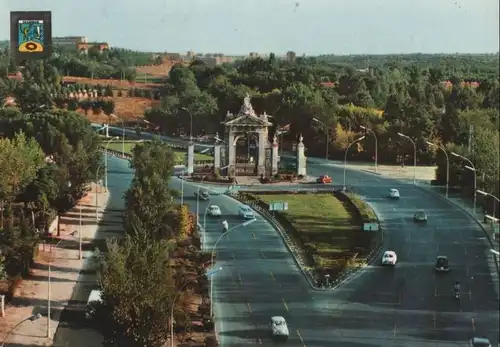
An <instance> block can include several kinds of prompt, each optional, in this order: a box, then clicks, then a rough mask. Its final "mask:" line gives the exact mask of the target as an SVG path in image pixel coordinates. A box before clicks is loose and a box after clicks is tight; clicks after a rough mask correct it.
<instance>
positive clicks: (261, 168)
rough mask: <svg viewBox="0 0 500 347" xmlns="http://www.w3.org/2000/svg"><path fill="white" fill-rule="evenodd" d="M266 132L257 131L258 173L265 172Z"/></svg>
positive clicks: (262, 173)
mask: <svg viewBox="0 0 500 347" xmlns="http://www.w3.org/2000/svg"><path fill="white" fill-rule="evenodd" d="M266 140H267V139H266V134H265V133H264V132H263V131H259V158H258V164H257V173H258V175H265V174H266V167H265V165H266Z"/></svg>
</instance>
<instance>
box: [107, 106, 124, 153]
mask: <svg viewBox="0 0 500 347" xmlns="http://www.w3.org/2000/svg"><path fill="white" fill-rule="evenodd" d="M109 116H110V117H111V118H115V119H118V120H119V121H120V122H122V157H125V123H123V119H121V118H120V117H118V116H117V115H114V114H110V115H109Z"/></svg>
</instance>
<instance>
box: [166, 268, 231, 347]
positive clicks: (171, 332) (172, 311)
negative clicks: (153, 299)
mask: <svg viewBox="0 0 500 347" xmlns="http://www.w3.org/2000/svg"><path fill="white" fill-rule="evenodd" d="M220 271H222V267H219V268H218V269H215V270H210V271H207V272H206V273H204V274H201V275H199V276H196V277H195V278H193V279H192V280H188V281H186V282H185V283H184V284H183V285H182V286H181V287H180V288H179V289H178V290H177V291H176V294H175V296H174V300H172V306H171V307H170V346H171V347H174V309H175V303H176V302H177V299H179V297H180V295H181V294H182V291H183V290H184V288H186V286H187V285H188V284H189V283H193V282H194V281H195V280H197V279H198V278H200V277H203V276H207V277H211V276H212V275H215V274H216V273H217V272H220Z"/></svg>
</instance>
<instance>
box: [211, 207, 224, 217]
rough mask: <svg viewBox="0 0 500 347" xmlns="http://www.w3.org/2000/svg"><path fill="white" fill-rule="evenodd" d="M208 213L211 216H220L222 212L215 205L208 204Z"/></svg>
mask: <svg viewBox="0 0 500 347" xmlns="http://www.w3.org/2000/svg"><path fill="white" fill-rule="evenodd" d="M208 215H209V216H212V217H220V216H222V212H221V210H220V208H219V206H217V205H210V206H208Z"/></svg>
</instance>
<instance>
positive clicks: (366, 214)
mask: <svg viewBox="0 0 500 347" xmlns="http://www.w3.org/2000/svg"><path fill="white" fill-rule="evenodd" d="M343 194H344V195H346V196H347V198H348V199H349V200H350V201H351V203H352V204H353V205H354V207H355V208H356V209H357V210H358V211H359V214H360V216H361V219H363V222H365V223H374V222H378V218H377V215H376V214H375V212H374V211H373V209H372V208H371V207H370V206H369V205H368V204H367V203H366V202H364V201H363V200H362V199H361V198H360V197H359V196H357V195H356V194H353V193H350V192H347V193H346V192H343Z"/></svg>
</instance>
